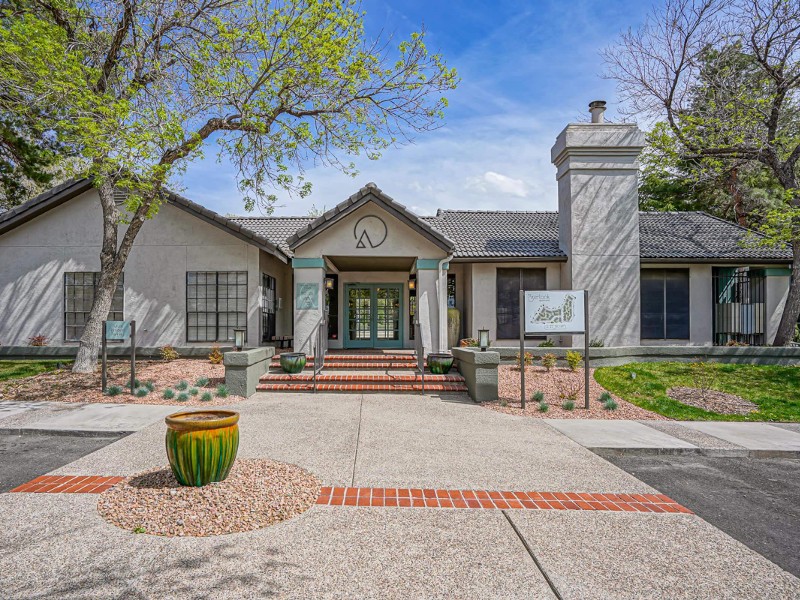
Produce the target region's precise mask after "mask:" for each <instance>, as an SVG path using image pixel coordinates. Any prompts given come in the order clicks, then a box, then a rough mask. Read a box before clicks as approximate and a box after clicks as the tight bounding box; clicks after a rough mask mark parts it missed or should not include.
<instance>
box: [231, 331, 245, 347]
mask: <svg viewBox="0 0 800 600" xmlns="http://www.w3.org/2000/svg"><path fill="white" fill-rule="evenodd" d="M245 332H246V330H245V329H234V330H233V345H234V346H236V350H237V352H241V351H242V349H243V348H244V337H245Z"/></svg>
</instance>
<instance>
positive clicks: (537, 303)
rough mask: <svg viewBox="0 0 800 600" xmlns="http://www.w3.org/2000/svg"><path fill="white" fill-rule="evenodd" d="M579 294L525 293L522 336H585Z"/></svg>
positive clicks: (583, 314)
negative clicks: (523, 330)
mask: <svg viewBox="0 0 800 600" xmlns="http://www.w3.org/2000/svg"><path fill="white" fill-rule="evenodd" d="M584 311H585V306H584V293H583V290H567V291H545V290H543V291H535V292H525V313H524V314H525V333H531V334H554V333H585V321H586V319H585V313H584Z"/></svg>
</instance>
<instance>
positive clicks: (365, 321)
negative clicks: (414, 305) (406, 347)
mask: <svg viewBox="0 0 800 600" xmlns="http://www.w3.org/2000/svg"><path fill="white" fill-rule="evenodd" d="M345 289H346V296H347V308H346V310H347V315H346V319H347V329H346V336H345V340H344V345H345V348H402V347H403V338H402V332H403V323H402V320H403V311H402V306H403V286H402V285H401V284H396V285H395V284H383V283H376V284H356V283H350V284H347V285H346V286H345Z"/></svg>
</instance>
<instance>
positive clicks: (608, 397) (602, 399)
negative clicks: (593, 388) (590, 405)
mask: <svg viewBox="0 0 800 600" xmlns="http://www.w3.org/2000/svg"><path fill="white" fill-rule="evenodd" d="M612 399H613V398H611V394H609V393H608V392H603V393H602V394H600V396H598V398H597V401H598V402H602V403H606V402H608V401H609V400H612Z"/></svg>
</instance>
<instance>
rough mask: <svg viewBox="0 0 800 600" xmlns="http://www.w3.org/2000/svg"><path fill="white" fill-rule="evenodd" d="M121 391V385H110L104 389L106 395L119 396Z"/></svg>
mask: <svg viewBox="0 0 800 600" xmlns="http://www.w3.org/2000/svg"><path fill="white" fill-rule="evenodd" d="M121 393H122V386H119V385H112V386H110V387H109V388H108V389H107V390H106V395H107V396H119V395H120V394H121Z"/></svg>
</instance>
